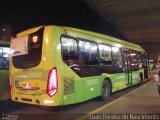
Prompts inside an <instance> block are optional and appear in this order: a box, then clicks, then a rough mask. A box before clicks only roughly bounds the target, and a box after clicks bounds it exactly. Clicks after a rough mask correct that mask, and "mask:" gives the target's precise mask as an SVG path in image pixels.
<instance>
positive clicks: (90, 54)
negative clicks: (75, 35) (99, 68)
mask: <svg viewBox="0 0 160 120" xmlns="http://www.w3.org/2000/svg"><path fill="white" fill-rule="evenodd" d="M79 50H80V52H79V64H80V65H98V52H97V45H96V43H91V42H85V41H79Z"/></svg>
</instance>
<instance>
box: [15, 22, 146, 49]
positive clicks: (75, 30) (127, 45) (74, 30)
mask: <svg viewBox="0 0 160 120" xmlns="http://www.w3.org/2000/svg"><path fill="white" fill-rule="evenodd" d="M49 26H52V27H54V26H55V25H48V27H49ZM42 27H45V26H44V25H43V26H38V27H35V28H31V29H28V30H25V31H23V32H20V33H18V34H17V37H18V36H23V35H26V34H30V33H33V32H36V31H38V30H39V29H40V28H42ZM56 27H60V28H62V29H65V30H67V31H68V32H71V33H82V34H86V35H90V36H93V37H97V38H100V39H102V40H106V41H110V42H112V43H118V44H120V45H122V46H123V47H125V48H129V49H133V50H138V51H141V52H145V50H144V49H143V48H142V47H141V46H140V45H137V44H134V43H131V42H128V41H125V40H121V39H118V38H115V37H112V36H109V35H105V34H101V33H97V32H91V31H87V30H82V29H78V28H73V27H66V26H56ZM106 41H104V42H106Z"/></svg>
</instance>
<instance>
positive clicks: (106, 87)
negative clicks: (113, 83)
mask: <svg viewBox="0 0 160 120" xmlns="http://www.w3.org/2000/svg"><path fill="white" fill-rule="evenodd" d="M110 93H111V87H110V84H109V82H108V80H104V81H103V84H102V95H101V99H102V100H106V99H107V98H108V97H109V96H110Z"/></svg>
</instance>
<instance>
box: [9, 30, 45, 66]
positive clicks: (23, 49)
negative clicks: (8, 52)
mask: <svg viewBox="0 0 160 120" xmlns="http://www.w3.org/2000/svg"><path fill="white" fill-rule="evenodd" d="M42 41H43V29H40V30H38V31H37V32H35V33H32V34H29V35H26V36H23V37H17V38H15V39H14V40H12V44H11V49H12V60H13V65H14V66H15V67H16V68H20V69H27V68H32V67H36V66H37V65H39V63H40V61H41V56H42Z"/></svg>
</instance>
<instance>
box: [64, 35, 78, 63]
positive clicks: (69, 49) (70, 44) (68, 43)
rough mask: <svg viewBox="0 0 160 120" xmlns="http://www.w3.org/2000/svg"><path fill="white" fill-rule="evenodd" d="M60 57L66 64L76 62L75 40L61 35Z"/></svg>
mask: <svg viewBox="0 0 160 120" xmlns="http://www.w3.org/2000/svg"><path fill="white" fill-rule="evenodd" d="M61 44H62V59H63V60H64V62H65V63H66V64H67V65H73V64H74V63H76V62H78V53H77V41H76V40H75V39H73V38H67V37H62V38H61Z"/></svg>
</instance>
